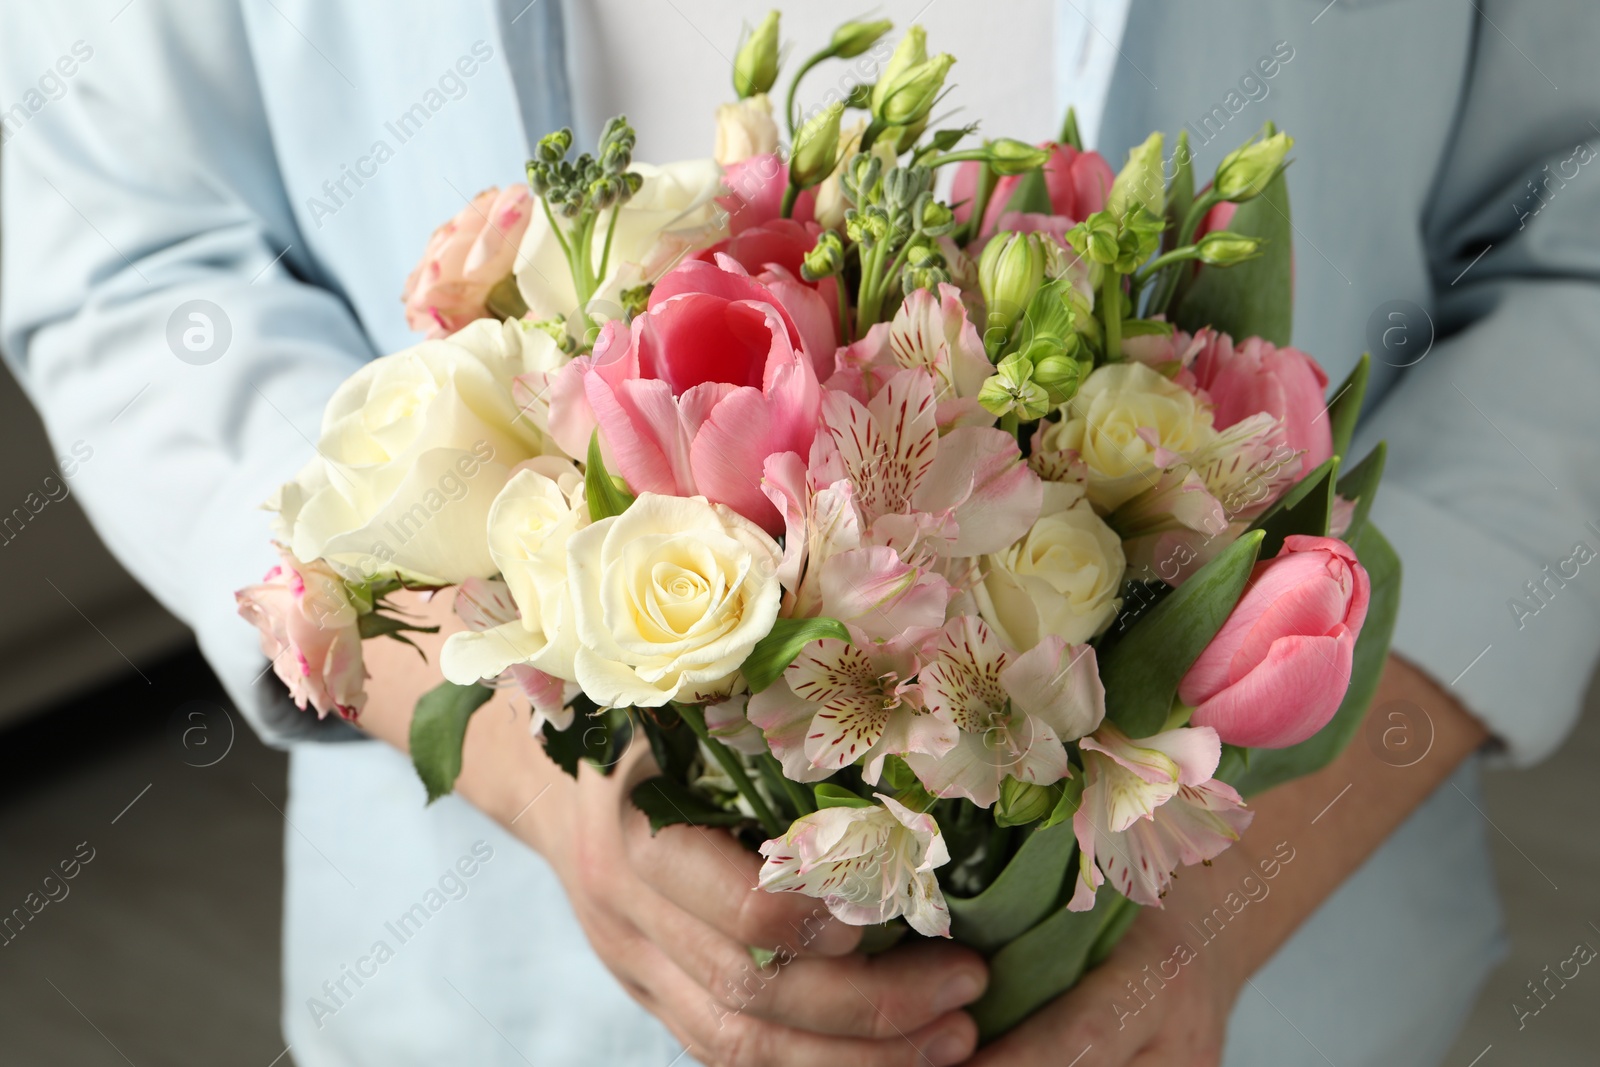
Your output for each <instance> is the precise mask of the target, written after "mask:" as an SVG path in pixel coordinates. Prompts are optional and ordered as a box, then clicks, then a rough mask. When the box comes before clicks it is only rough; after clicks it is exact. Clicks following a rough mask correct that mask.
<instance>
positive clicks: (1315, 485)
mask: <svg viewBox="0 0 1600 1067" xmlns="http://www.w3.org/2000/svg"><path fill="white" fill-rule="evenodd" d="M1338 470H1339V457H1338V456H1332V457H1330V458H1329V459H1328V460H1327V462H1325V463H1323V464H1322V465H1321V466H1320V467H1318V468H1317V469H1316V470H1314V471H1312V472H1311V473H1310V474H1308V475H1306V476H1305V477H1304V478H1302V479H1300V481H1298V482H1296V483H1295V484H1294V486H1293V487H1292V488H1291V489H1290V490H1289V491H1288V492H1287V493H1285V494H1283V499H1282V500H1281V501H1279V503H1278V506H1277V507H1274V508H1272V509H1270V510H1268V511H1267V512H1266V514H1264V515H1262V516H1261V517H1260V518H1259V519H1257V520H1256V521H1255V523H1253V524H1252V526H1253V528H1254V529H1257V530H1261V531H1263V532H1265V533H1266V535H1267V537H1266V540H1264V541H1263V542H1261V557H1262V558H1263V559H1271V558H1273V557H1274V556H1276V555H1277V554H1278V550H1279V549H1281V548H1282V547H1283V540H1284V538H1286V537H1289V536H1291V535H1293V534H1304V535H1306V536H1309V537H1326V536H1327V535H1328V522H1329V520H1330V519H1332V518H1333V490H1334V475H1335V474H1336V473H1337V472H1338Z"/></svg>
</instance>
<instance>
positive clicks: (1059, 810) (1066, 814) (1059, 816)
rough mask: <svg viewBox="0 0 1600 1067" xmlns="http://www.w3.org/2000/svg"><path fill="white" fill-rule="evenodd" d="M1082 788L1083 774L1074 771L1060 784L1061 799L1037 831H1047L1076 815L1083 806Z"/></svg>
mask: <svg viewBox="0 0 1600 1067" xmlns="http://www.w3.org/2000/svg"><path fill="white" fill-rule="evenodd" d="M1083 786H1084V780H1083V772H1082V771H1075V772H1074V773H1073V775H1072V777H1071V778H1068V779H1067V780H1066V781H1065V782H1063V783H1062V788H1061V799H1060V800H1058V801H1056V806H1055V810H1054V811H1052V812H1051V813H1050V814H1049V815H1047V816H1046V817H1045V820H1044V822H1042V823H1040V824H1039V829H1041V830H1048V829H1050V827H1052V826H1054V825H1056V824H1057V823H1062V822H1066V821H1067V820H1068V819H1070V818H1072V817H1073V816H1074V815H1076V814H1078V808H1079V807H1080V806H1081V805H1082V804H1083Z"/></svg>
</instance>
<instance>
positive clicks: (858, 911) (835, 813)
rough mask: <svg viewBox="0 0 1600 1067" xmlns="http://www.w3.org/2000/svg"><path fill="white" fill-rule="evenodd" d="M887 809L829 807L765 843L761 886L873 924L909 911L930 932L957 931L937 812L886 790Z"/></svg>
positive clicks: (855, 921) (946, 934)
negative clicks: (942, 875)
mask: <svg viewBox="0 0 1600 1067" xmlns="http://www.w3.org/2000/svg"><path fill="white" fill-rule="evenodd" d="M878 799H879V800H881V801H882V802H883V806H882V807H876V806H874V807H870V808H855V807H838V808H823V809H822V810H821V811H814V812H812V813H811V814H809V815H803V816H801V817H800V818H798V819H796V820H795V821H794V823H793V824H792V825H791V826H790V827H789V832H788V833H787V834H785V835H784V836H783V837H776V838H773V839H772V840H770V841H768V842H766V843H765V844H763V845H762V846H761V854H762V855H763V856H765V857H766V862H765V863H764V864H762V866H761V875H760V886H761V888H762V889H765V890H768V891H769V892H775V893H804V894H805V895H806V896H810V897H817V898H819V899H820V900H821V901H822V902H823V903H824V904H825V905H827V908H828V910H829V911H830V912H832V913H833V915H834V917H835V918H837V919H839V920H840V921H841V922H847V923H849V924H851V925H852V926H871V925H874V924H876V923H882V922H888V921H889V920H890V919H893V918H895V917H897V916H904V917H905V920H906V922H907V923H909V924H910V926H911V928H912V929H913V930H915V931H917V932H918V933H920V934H923V935H925V936H927V937H949V936H950V912H949V909H948V908H947V907H946V906H945V902H944V894H943V893H942V892H941V891H940V889H939V878H938V876H937V875H935V874H934V873H933V872H934V868H936V867H942V866H944V865H945V864H946V863H949V862H950V851H949V849H948V848H946V847H945V843H944V836H943V835H942V834H941V833H940V832H939V824H938V823H937V822H935V821H934V818H933V816H931V815H927V814H919V813H917V812H914V811H912V810H911V809H910V808H907V807H906V806H905V805H903V804H901V803H899V802H898V801H896V800H895V799H894V798H892V797H887V796H884V795H883V794H882V793H879V794H878Z"/></svg>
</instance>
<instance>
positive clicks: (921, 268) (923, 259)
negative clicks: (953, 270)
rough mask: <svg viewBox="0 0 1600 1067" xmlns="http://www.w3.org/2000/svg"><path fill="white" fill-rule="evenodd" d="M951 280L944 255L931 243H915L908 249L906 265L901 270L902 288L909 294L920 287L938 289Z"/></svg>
mask: <svg viewBox="0 0 1600 1067" xmlns="http://www.w3.org/2000/svg"><path fill="white" fill-rule="evenodd" d="M949 280H950V270H949V265H948V264H946V263H945V259H944V255H943V253H941V252H940V251H939V250H938V249H937V248H936V247H934V246H933V245H931V244H914V245H912V246H911V247H910V248H908V249H907V250H906V265H905V267H904V269H902V270H901V271H900V288H901V289H903V290H905V292H906V293H907V295H909V294H911V293H914V292H916V291H917V290H918V289H931V290H934V291H935V292H937V291H938V288H939V286H940V285H941V284H942V283H944V282H948V281H949Z"/></svg>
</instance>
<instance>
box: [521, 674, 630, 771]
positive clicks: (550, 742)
mask: <svg viewBox="0 0 1600 1067" xmlns="http://www.w3.org/2000/svg"><path fill="white" fill-rule="evenodd" d="M632 738H633V723H632V720H631V719H629V717H628V713H627V711H626V710H624V709H622V708H598V707H596V705H594V704H593V703H591V702H590V701H589V700H588V699H587V698H585V697H583V696H582V695H581V694H580V695H579V697H578V699H577V700H574V701H573V716H572V725H571V726H569V727H567V728H566V729H565V730H557V729H556V728H555V726H554V724H552V723H551V722H550V721H549V720H548V719H547V720H545V723H544V725H543V727H541V729H540V731H539V741H540V743H541V744H543V745H544V751H545V755H547V756H549V757H550V759H551V760H553V761H554V762H555V764H556V765H557V766H559V767H560V768H561V769H562V770H564V771H566V772H567V773H568V774H570V775H572V777H574V778H576V777H577V776H578V762H579V761H580V760H587V761H588V762H589V764H590V765H591V766H593V767H594V768H595V769H596V770H598V771H600V772H601V773H602V774H607V775H609V774H610V773H611V769H612V768H613V767H615V766H616V765H617V760H619V759H620V758H621V757H622V753H624V752H626V751H627V750H628V742H629V741H631V740H632Z"/></svg>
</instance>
